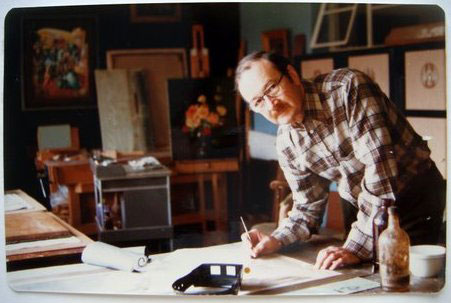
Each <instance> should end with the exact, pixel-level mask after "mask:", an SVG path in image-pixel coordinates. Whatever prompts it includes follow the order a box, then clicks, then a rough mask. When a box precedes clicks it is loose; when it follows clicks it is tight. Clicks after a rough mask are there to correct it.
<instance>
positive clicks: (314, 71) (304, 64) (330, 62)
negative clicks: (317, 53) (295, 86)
mask: <svg viewBox="0 0 451 303" xmlns="http://www.w3.org/2000/svg"><path fill="white" fill-rule="evenodd" d="M300 68H301V75H302V78H304V79H313V78H315V77H316V76H319V75H321V74H325V73H329V72H331V71H332V70H333V69H334V59H333V58H322V59H309V60H301V63H300Z"/></svg>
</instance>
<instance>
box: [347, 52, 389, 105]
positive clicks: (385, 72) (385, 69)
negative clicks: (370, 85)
mask: <svg viewBox="0 0 451 303" xmlns="http://www.w3.org/2000/svg"><path fill="white" fill-rule="evenodd" d="M389 61H390V57H389V54H388V53H383V54H368V55H360V56H349V58H348V67H349V68H353V69H357V70H360V71H362V72H364V73H365V74H367V75H368V76H369V77H370V78H371V79H372V80H373V81H375V82H376V83H377V84H379V87H380V88H381V89H382V91H383V92H384V93H385V94H386V95H387V96H390V66H389Z"/></svg>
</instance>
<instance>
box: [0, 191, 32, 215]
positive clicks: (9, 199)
mask: <svg viewBox="0 0 451 303" xmlns="http://www.w3.org/2000/svg"><path fill="white" fill-rule="evenodd" d="M30 208H31V205H30V204H28V203H27V201H25V200H24V199H23V198H22V197H21V196H19V195H17V194H6V195H5V212H10V211H15V210H20V209H30Z"/></svg>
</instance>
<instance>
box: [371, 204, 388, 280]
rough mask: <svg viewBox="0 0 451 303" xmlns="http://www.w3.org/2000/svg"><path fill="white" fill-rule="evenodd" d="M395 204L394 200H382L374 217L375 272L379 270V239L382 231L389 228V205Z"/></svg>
mask: <svg viewBox="0 0 451 303" xmlns="http://www.w3.org/2000/svg"><path fill="white" fill-rule="evenodd" d="M392 205H393V201H392V200H388V199H384V200H382V205H381V206H380V208H379V210H378V211H377V213H376V215H375V216H374V218H373V272H377V271H378V270H379V259H378V249H377V246H378V240H379V236H380V234H381V233H382V231H383V230H384V229H385V228H387V224H388V207H390V206H392Z"/></svg>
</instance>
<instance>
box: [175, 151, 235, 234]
mask: <svg viewBox="0 0 451 303" xmlns="http://www.w3.org/2000/svg"><path fill="white" fill-rule="evenodd" d="M171 170H172V172H173V174H172V176H171V184H172V185H173V186H176V185H177V184H186V183H197V185H198V191H199V200H200V201H199V206H200V207H199V211H198V213H197V214H194V215H193V214H180V215H175V216H173V223H174V224H188V223H194V222H200V223H202V226H203V230H204V231H205V230H206V221H207V220H213V221H214V222H215V228H216V230H220V231H227V229H228V211H227V208H228V203H227V202H228V198H227V173H233V172H238V170H239V165H238V160H237V159H234V158H224V159H205V160H184V161H175V163H174V165H173V166H171ZM207 182H210V183H211V188H212V189H211V193H212V201H213V208H212V209H211V210H207V209H206V199H207V194H206V186H205V184H206V183H207ZM175 190H176V189H173V190H172V191H175ZM174 206H175V207H177V206H176V205H174Z"/></svg>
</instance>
